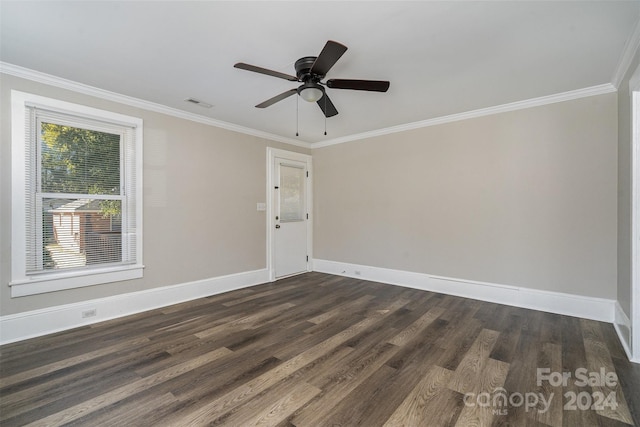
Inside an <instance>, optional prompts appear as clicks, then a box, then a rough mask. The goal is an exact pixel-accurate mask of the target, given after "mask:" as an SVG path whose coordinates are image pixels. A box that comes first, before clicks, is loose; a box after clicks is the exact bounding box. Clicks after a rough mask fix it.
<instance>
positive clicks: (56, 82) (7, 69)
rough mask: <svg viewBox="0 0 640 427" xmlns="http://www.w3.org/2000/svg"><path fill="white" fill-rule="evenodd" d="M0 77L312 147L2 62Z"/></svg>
mask: <svg viewBox="0 0 640 427" xmlns="http://www.w3.org/2000/svg"><path fill="white" fill-rule="evenodd" d="M0 73H3V74H8V75H11V76H15V77H20V78H23V79H27V80H31V81H34V82H37V83H42V84H46V85H49V86H54V87H58V88H61V89H67V90H71V91H74V92H78V93H82V94H84V95H89V96H94V97H96V98H100V99H104V100H107V101H113V102H117V103H120V104H125V105H129V106H131V107H136V108H141V109H144V110H148V111H153V112H156V113H161V114H166V115H169V116H173V117H178V118H181V119H185V120H190V121H192V122H197V123H202V124H205V125H210V126H215V127H219V128H222V129H226V130H230V131H233V132H238V133H243V134H246V135H251V136H255V137H258V138H264V139H268V140H271V141H278V142H283V143H285V144H289V145H295V146H297V147H304V148H311V144H310V143H309V142H305V141H299V140H296V139H292V138H286V137H282V136H280V135H275V134H272V133H268V132H263V131H259V130H256V129H251V128H248V127H244V126H239V125H236V124H233V123H229V122H225V121H222V120H216V119H212V118H210V117H206V116H202V115H199V114H194V113H190V112H188V111H183V110H179V109H177V108H172V107H168V106H166V105H162V104H157V103H155V102H150V101H145V100H143V99H139V98H134V97H131V96H127V95H122V94H119V93H116V92H111V91H108V90H104V89H100V88H97V87H94V86H89V85H85V84H83V83H78V82H74V81H72V80H67V79H63V78H61V77H57V76H53V75H51V74H46V73H42V72H40V71H35V70H31V69H29V68H24V67H20V66H18V65H14V64H10V63H7V62H1V61H0Z"/></svg>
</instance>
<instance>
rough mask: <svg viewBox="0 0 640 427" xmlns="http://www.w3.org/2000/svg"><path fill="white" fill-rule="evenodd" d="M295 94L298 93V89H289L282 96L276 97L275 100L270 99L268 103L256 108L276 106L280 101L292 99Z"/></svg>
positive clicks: (265, 102)
mask: <svg viewBox="0 0 640 427" xmlns="http://www.w3.org/2000/svg"><path fill="white" fill-rule="evenodd" d="M295 93H298V89H289V90H288V91H286V92H282V93H281V94H280V95H276V96H274V97H273V98H269V99H267V100H266V101H264V102H262V103H260V104H258V105H256V108H266V107H268V106H270V105H273V104H275V103H276V102H278V101H282V100H283V99H285V98H288V97H290V96H291V95H293V94H295Z"/></svg>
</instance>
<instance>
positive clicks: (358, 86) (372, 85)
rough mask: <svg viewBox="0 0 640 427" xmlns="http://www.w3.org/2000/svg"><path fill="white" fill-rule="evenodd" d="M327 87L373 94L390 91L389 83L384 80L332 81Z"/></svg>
mask: <svg viewBox="0 0 640 427" xmlns="http://www.w3.org/2000/svg"><path fill="white" fill-rule="evenodd" d="M327 87H330V88H332V89H353V90H368V91H372V92H386V91H387V89H389V82H388V81H383V80H349V79H330V80H327Z"/></svg>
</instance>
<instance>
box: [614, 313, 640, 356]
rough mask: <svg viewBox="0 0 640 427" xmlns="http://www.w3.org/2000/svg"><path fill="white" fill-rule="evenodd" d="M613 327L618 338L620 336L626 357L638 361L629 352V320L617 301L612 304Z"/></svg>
mask: <svg viewBox="0 0 640 427" xmlns="http://www.w3.org/2000/svg"><path fill="white" fill-rule="evenodd" d="M613 327H614V328H615V329H616V332H617V333H618V338H620V343H621V344H622V347H623V348H624V351H625V353H627V357H628V358H629V360H631V361H632V362H636V363H640V360H634V359H633V357H632V356H633V355H632V352H631V320H629V317H628V316H627V315H626V313H625V312H624V310H623V309H622V307H621V306H620V303H619V302H618V301H616V302H615V305H614V319H613Z"/></svg>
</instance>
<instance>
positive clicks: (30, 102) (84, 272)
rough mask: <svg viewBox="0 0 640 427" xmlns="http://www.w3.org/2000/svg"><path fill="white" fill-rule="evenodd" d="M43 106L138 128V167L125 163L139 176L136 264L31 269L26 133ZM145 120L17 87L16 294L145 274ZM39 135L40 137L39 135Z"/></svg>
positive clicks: (14, 136)
mask: <svg viewBox="0 0 640 427" xmlns="http://www.w3.org/2000/svg"><path fill="white" fill-rule="evenodd" d="M34 106H35V107H36V108H38V107H40V108H43V109H46V110H50V111H54V112H56V113H60V114H68V115H72V116H75V117H79V118H86V119H89V120H99V121H103V122H106V123H111V124H115V125H120V126H128V127H132V128H133V129H134V130H133V133H134V138H135V142H134V147H133V150H134V156H133V157H134V161H133V164H132V165H131V166H132V168H128V167H126V166H125V168H124V169H125V170H124V171H123V172H122V173H125V174H130V176H129V179H132V180H133V182H135V187H134V188H135V191H134V193H135V194H134V195H131V194H125V196H124V197H125V198H128V199H129V200H130V201H131V202H132V203H134V204H135V222H136V227H135V230H134V234H135V238H136V246H135V260H134V262H133V263H131V264H122V265H106V266H100V265H97V266H95V267H92V268H83V269H78V270H75V269H73V270H72V269H70V270H64V269H62V270H47V271H43V272H38V273H37V274H28V273H27V255H26V241H27V239H26V238H27V215H26V206H27V200H26V197H27V176H26V173H27V169H26V164H25V161H26V150H27V149H32V148H31V147H30V146H29V144H30V143H31V141H27V135H26V134H25V121H26V119H27V117H28V115H29V110H28V109H29V108H30V107H34ZM142 138H143V121H142V119H140V118H137V117H132V116H128V115H124V114H120V113H114V112H111V111H105V110H100V109H97V108H92V107H87V106H84V105H80V104H74V103H70V102H66V101H61V100H57V99H52V98H47V97H44V96H40V95H34V94H31V93H26V92H20V91H17V90H12V91H11V245H12V249H11V282H10V283H9V286H10V287H11V297H21V296H26V295H34V294H41V293H46V292H54V291H60V290H65V289H73V288H80V287H85V286H94V285H99V284H104V283H111V282H118V281H123V280H131V279H138V278H141V277H143V269H144V265H143V263H142V248H143V240H142V235H143V234H142V219H143V218H142V204H143V197H142V189H143V185H142V175H143V163H142V147H143V139H142ZM36 139H37V138H36Z"/></svg>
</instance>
